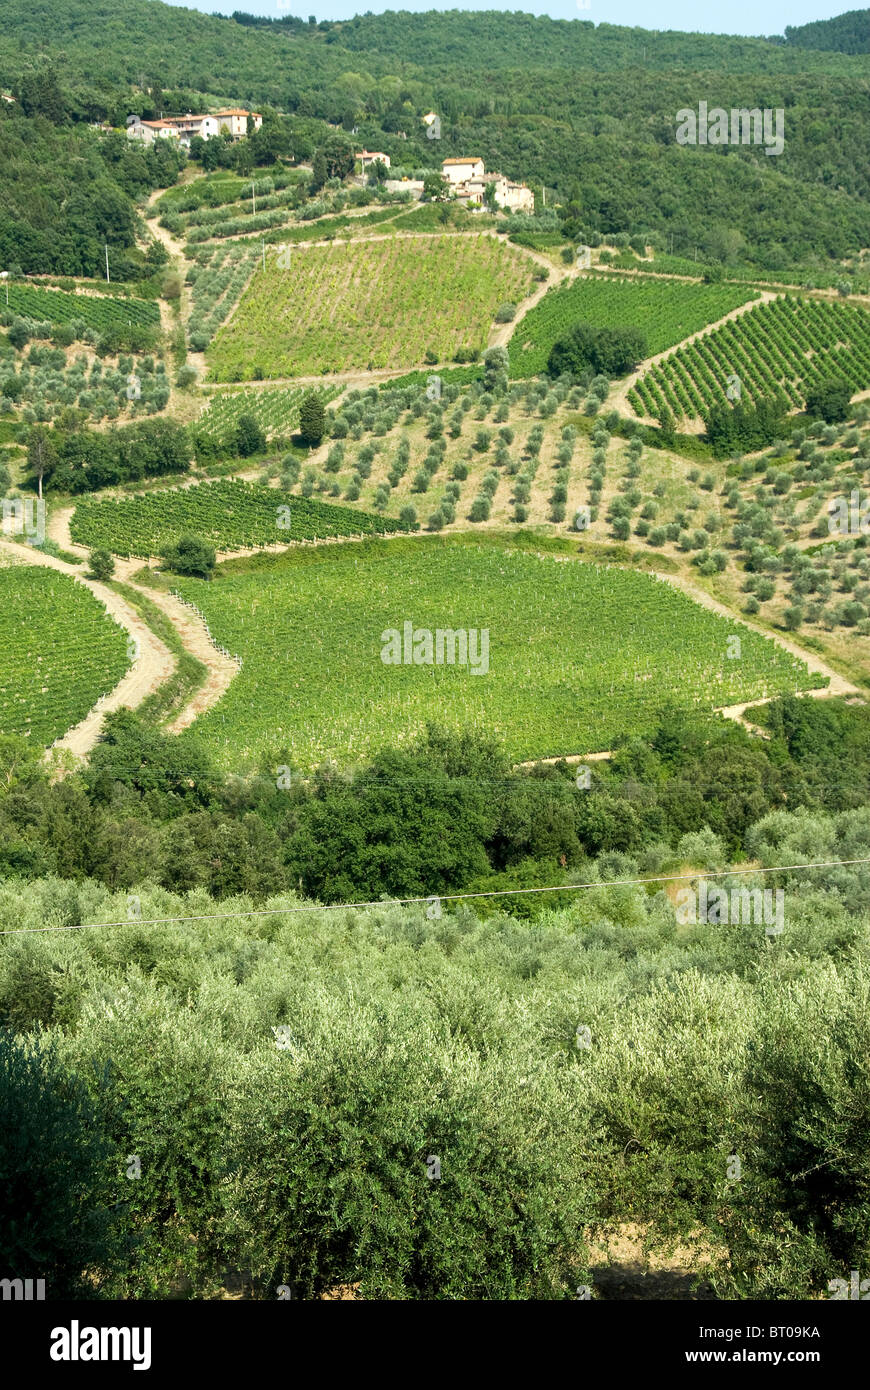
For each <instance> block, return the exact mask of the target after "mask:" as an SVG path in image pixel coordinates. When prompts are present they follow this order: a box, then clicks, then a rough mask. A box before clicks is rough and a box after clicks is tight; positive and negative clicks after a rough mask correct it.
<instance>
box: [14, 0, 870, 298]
mask: <svg viewBox="0 0 870 1390" xmlns="http://www.w3.org/2000/svg"><path fill="white" fill-rule="evenodd" d="M845 18H848V16H847V17H845ZM240 21H241V22H240ZM93 22H94V21H93V7H92V6H91V5H90V4H88V3H85V0H71V3H69V4H60V3H59V0H42V3H38V4H36V5H30V4H27V3H25V0H9V3H7V4H6V5H5V7H4V32H3V34H2V35H0V83H2V84H3V85H5V86H8V87H10V88H11V89H12V90H13V91H14V92H16V93H19V92H20V93H21V94H22V96H21V107H22V109H23V111H24V112H25V114H26V113H27V112H28V110H29V109H31V108H32V106H33V103H31V104H30V107H29V106H28V102H27V100H26V83H27V81H28V74H32V73H33V72H34V71H37V72H38V71H40V70H41V69H43V67H44V65H45V63H46V60H47V59H48V58H49V57H51V58H52V60H53V61H55V62H56V63H57V66H58V71H59V72H60V73H61V74H62V75H61V83H62V86H63V88H64V92H63V94H62V95H61V96H60V98H59V99H58V100H57V101H55V103H54V107H53V115H52V117H51V119H52V120H54V121H58V120H62V121H63V122H65V123H66V124H67V125H69V124H70V123H73V124H77V123H80V122H81V121H83V120H97V119H99V120H108V121H109V122H110V123H115V124H117V123H121V122H122V121H123V118H124V113H125V111H126V110H127V109H129V110H137V111H140V112H141V113H142V114H143V115H145V116H151V115H154V114H157V112H158V110H160V109H163V108H164V107H165V108H166V109H167V110H168V109H186V107H187V106H189V105H190V106H192V105H195V104H197V103H199V104H202V103H203V102H205V101H206V100H209V99H214V100H220V99H223V100H232V101H233V102H244V103H246V104H250V105H255V106H257V107H258V108H260V107H262V106H264V105H265V106H269V105H272V106H274V107H275V108H276V110H277V111H280V112H283V113H286V115H287V117H288V121H289V123H288V126H287V131H288V139H289V140H290V143H291V144H292V143H293V137H294V135H295V136H296V137H297V144H298V146H299V149H298V150H297V154H298V153H299V152H301V153H302V154H304V153H305V150H306V149H309V150H310V148H311V134H310V130H308V127H310V125H311V123H315V124H319V123H322V122H324V121H328V122H331V123H332V124H333V125H338V124H341V125H343V126H344V128H345V129H346V130H347V131H348V132H350V131H351V130H352V129H354V128H355V129H356V131H357V136H358V139H359V142H360V143H367V144H368V145H369V147H370V148H375V149H383V150H385V151H386V152H387V153H389V154H390V156H391V158H392V159H393V162H394V163H397V162H400V163H401V164H402V165H404V166H409V167H414V166H424V165H431V164H433V163H436V161H437V162H438V163H440V160H441V159H442V158H444V157H446V156H448V155H454V154H462V153H463V152H466V151H468V150H469V149H473V150H474V152H476V153H479V154H480V155H481V156H482V157H483V158H484V160H485V162H486V164H487V167H493V168H501V169H503V170H504V172H505V173H506V174H508V175H509V176H510V177H513V178H516V179H522V180H525V181H528V182H531V183H532V184H533V185H534V186H535V187H536V188H537V189H538V190H540V188H541V185H544V186H546V187H547V188H548V189H549V190H550V201H551V202H552V201H553V200H555V201H557V202H558V201H560V200H561V201H562V202H563V203H566V204H567V203H568V202H569V201H570V202H572V203H573V205H574V206H575V208H576V209H577V215H578V218H579V223H580V224H581V227H582V231H583V232H584V233H589V234H591V233H595V232H599V233H601V234H609V233H610V234H612V233H620V232H624V233H628V234H649V233H653V232H654V233H656V234H658V235H659V236H660V237H662V238H663V239H664V240H663V245H664V249H667V250H670V251H672V252H675V253H677V254H684V255H685V254H688V255H690V256H694V257H695V258H697V257H698V256H700V257H701V258H702V259H713V260H722V261H724V262H725V263H728V262H729V261H731V262H733V261H735V260H748V261H751V262H752V263H755V264H757V265H759V266H761V267H763V268H765V269H767V270H771V271H773V270H781V269H784V268H785V267H786V266H789V265H806V264H813V263H817V262H820V261H824V260H826V259H828V258H831V257H833V258H836V259H840V258H843V257H845V256H847V255H849V254H850V253H852V252H854V251H855V250H857V249H859V248H860V247H862V246H866V245H867V243H868V241H870V236H868V216H867V208H866V205H865V200H866V199H867V198H868V197H870V165H868V162H867V161H866V160H861V159H856V158H855V151H856V150H860V149H866V148H868V146H870V114H868V105H867V89H868V77H870V61H868V59H867V58H864V57H861V56H846V55H844V54H841V53H822V52H807V51H806V50H805V49H803V48H801V49H798V48H797V47H796V46H794V45H793V44H792V43H789V44H785V43H774V42H769V41H767V40H764V39H743V38H733V37H727V36H716V35H693V34H676V33H665V34H659V33H652V32H647V31H644V30H630V29H621V28H617V27H615V26H611V25H598V26H597V27H596V26H594V25H592V24H590V23H588V22H580V21H572V22H562V21H559V22H557V21H552V20H549V19H547V18H539V19H536V18H532V17H530V16H525V15H518V14H517V15H513V14H508V15H505V14H501V13H498V12H484V13H476V14H450V15H446V14H438V13H434V12H432V13H429V14H420V15H417V14H386V15H380V16H364V17H362V18H358V19H354V20H352V21H349V22H347V23H343V24H331V23H329V22H323V23H321V24H319V25H306V24H301V23H300V22H299V21H295V22H293V23H290V22H288V21H285V20H283V19H282V20H281V22H279V23H275V24H267V23H263V22H254V21H253V19H252V17H246V16H244V15H237V16H236V17H235V18H233V19H223V18H219V17H216V16H206V15H202V14H199V13H197V12H193V11H188V10H182V9H177V8H174V7H173V8H170V7H165V6H161V5H159V4H158V0H140V2H139V3H134V2H133V0H111V3H109V4H107V5H106V6H105V7H104V14H103V16H102V19H101V30H100V39H101V41H100V45H99V48H95V47H94V45H93V38H92V36H93ZM856 32H857V30H856ZM422 54H425V55H426V59H425V63H424V62H423V60H422V59H421V55H422ZM518 54H522V64H519V63H518V61H517V55H518ZM29 80H31V81H32V78H31V79H29ZM701 100H704V101H707V102H708V104H709V105H710V106H713V105H716V104H719V105H722V106H724V107H726V108H730V107H732V106H736V107H753V106H758V107H760V108H773V109H776V108H782V109H783V111H784V123H785V145H784V149H783V152H782V154H781V155H779V156H777V157H776V158H769V157H766V156H765V152H764V150H763V148H761V147H759V146H741V147H739V148H733V147H729V146H726V147H720V148H715V147H709V148H704V149H701V148H686V147H683V146H680V145H678V144H677V143H676V139H675V130H676V113H677V111H679V110H680V109H681V108H684V107H694V106H696V105H697V103H698V102H699V101H701ZM12 109H13V108H10V110H12ZM37 109H44V106H43V107H42V108H40V107H39V105H38V103H37ZM430 109H434V110H437V111H438V112H439V113H441V116H442V130H441V138H440V141H439V142H438V143H437V145H436V144H435V142H433V141H427V140H426V139H425V138H424V135H425V127H424V126H423V125H422V123H421V120H420V118H421V116H422V115H423V114H424V113H425V112H426V111H428V110H430ZM19 118H20V117H19ZM7 119H8V120H14V117H13V116H11V115H9V116H7ZM303 129H304V130H305V134H304V135H302V132H303ZM315 136H316V131H315ZM300 137H301V138H300ZM34 138H36V139H38V140H40V141H43V140H45V139H46V138H47V136H45V135H44V134H43V133H42V132H41V131H37V132H36V133H35V135H30V134H29V135H28V139H30V140H32V139H34ZM25 162H26V156H25ZM58 162H59V159H58V152H57V151H55V150H53V149H51V148H48V149H44V150H43V151H42V152H41V156H40V159H39V163H40V166H44V165H45V164H47V163H51V164H57V163H58ZM116 162H117V161H116ZM0 165H2V168H0V173H2V176H3V178H4V183H5V184H6V185H7V186H8V184H9V181H10V177H11V181H12V183H13V185H15V186H16V187H17V189H18V190H19V193H17V194H16V209H15V210H16V211H17V213H18V215H19V216H20V217H24V218H25V219H26V220H29V221H30V222H31V224H33V225H35V226H37V227H38V226H39V224H40V218H42V220H43V221H45V220H46V218H45V215H44V214H41V213H40V212H39V211H38V209H37V210H32V211H28V207H27V204H28V203H29V201H30V200H29V199H28V197H27V186H28V177H27V174H26V170H24V169H23V168H22V157H21V154H20V141H19V140H16V138H15V135H14V133H13V138H12V140H11V142H10V141H9V140H7V139H4V141H3V143H2V145H0ZM83 172H84V175H85V180H89V179H90V178H91V177H93V175H92V174H91V173H90V172H89V170H88V167H87V161H85V165H84V166H83ZM148 173H150V176H151V178H156V174H155V173H154V172H153V171H148V172H146V171H141V172H140V171H136V178H135V180H134V181H135V183H136V185H137V191H138V190H139V189H141V188H144V186H145V185H146V184H147V182H148ZM161 174H162V176H163V177H164V178H165V179H166V181H171V179H170V178H169V177H168V174H167V171H165V170H161ZM130 181H131V180H130V179H129V178H128V179H127V183H128V184H129V183H130ZM80 186H81V185H80ZM130 191H133V190H130ZM53 201H56V200H53ZM98 201H99V199H98ZM98 235H102V234H101V233H99V232H98ZM7 254H8V253H7ZM18 259H19V260H20V259H21V257H20V256H19V257H18ZM48 259H49V260H51V259H52V258H51V257H49V258H48ZM53 259H54V262H55V263H54V264H48V265H45V266H44V267H43V268H45V269H55V268H58V266H57V260H58V257H57V255H55V256H54V258H53ZM80 259H81V263H82V265H83V266H85V265H87V264H88V263H89V260H90V256H89V253H88V252H84V251H83V252H82V254H81V257H80Z"/></svg>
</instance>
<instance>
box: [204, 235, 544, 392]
mask: <svg viewBox="0 0 870 1390" xmlns="http://www.w3.org/2000/svg"><path fill="white" fill-rule="evenodd" d="M531 269H532V266H531V263H530V261H529V259H528V258H527V257H526V255H525V254H524V253H523V252H521V251H518V250H517V249H516V248H515V247H513V246H509V245H505V243H504V242H500V241H496V239H495V238H494V237H490V236H485V235H483V234H480V235H476V236H459V235H448V236H424V237H414V238H411V237H407V238H398V237H396V238H394V239H392V240H386V239H383V240H377V241H368V242H358V243H353V242H351V243H349V244H337V243H330V244H328V245H325V246H308V247H305V248H304V249H294V250H293V251H292V253H291V254H290V256H289V260H288V263H287V267H286V268H282V266H281V263H280V257H279V258H273V259H271V261H270V262H267V269H266V272H265V274H263V273H258V274H255V275H254V276H253V277H252V279H251V282H250V285H249V286H248V289H247V291H246V292H245V294H244V295H243V296H242V299H241V301H240V303H239V305H238V307H237V308H236V311H235V313H234V315H233V317H232V319H231V320H230V322H229V323H228V324H226V325H224V327H222V328H221V329H220V330H219V331H218V333H217V334H216V336H215V338H214V341H213V342H212V345H211V347H210V348H209V352H208V362H209V369H210V370H209V376H210V378H211V379H212V380H214V381H233V380H239V379H243V380H250V379H251V378H252V377H253V375H254V373H255V372H256V371H257V370H259V371H261V372H262V373H263V375H264V376H266V377H269V376H281V377H287V376H307V375H316V374H326V373H329V372H342V371H348V370H351V369H353V368H366V367H368V366H371V367H372V368H373V369H374V368H386V367H395V368H402V367H406V368H411V367H419V366H420V365H421V364H422V363H423V362H424V360H425V355H426V353H427V352H430V353H434V355H435V357H436V358H437V360H438V361H444V360H448V359H450V358H452V357H453V355H454V353H455V352H456V351H457V350H458V349H459V348H462V347H465V346H471V347H476V348H480V347H482V346H484V345H485V344H486V341H487V336H488V333H489V330H490V327H491V325H492V322H493V319H494V318H495V314H496V311H497V309H498V307H499V305H500V304H504V303H506V302H509V303H514V304H516V303H519V301H520V300H522V299H524V298H525V296H526V295H527V294H528V293H529V291H530V289H531V285H532V277H531ZM430 360H431V359H430Z"/></svg>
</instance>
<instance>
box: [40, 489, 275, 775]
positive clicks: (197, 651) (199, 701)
mask: <svg viewBox="0 0 870 1390" xmlns="http://www.w3.org/2000/svg"><path fill="white" fill-rule="evenodd" d="M251 472H253V470H248V473H249V474H250V473H251ZM238 476H239V477H243V476H245V475H244V474H239V475H238ZM254 476H256V473H254ZM197 485H198V484H197V483H196V482H194V481H193V480H191V481H190V482H185V483H182V484H181V485H180V486H181V487H184V488H187V487H195V486H197ZM74 510H75V508H74V507H64V508H63V509H62V510H61V511H58V512H55V513H53V514H52V515H51V516H50V517H49V521H48V526H47V528H46V530H47V533H48V536H49V538H50V539H51V540H53V541H55V542H56V543H57V544H58V545H59V546H60V547H61V549H63V550H68V551H69V552H70V554H72V555H79V556H81V557H82V558H83V559H84V558H86V557H87V554H88V551H87V548H86V547H85V546H82V545H76V544H75V542H74V541H73V540H72V538H71V536H70V519H71V517H72V514H73V512H74ZM270 548H272V549H275V550H283V549H284V547H283V546H275V547H270ZM245 553H246V554H247V553H249V552H245ZM250 553H254V554H256V552H255V551H254V552H250ZM44 558H46V559H47V558H48V557H44ZM219 558H220V559H222V560H223V559H234V558H239V557H238V556H234V555H230V554H224V553H221V552H219ZM54 563H55V564H57V565H60V564H62V562H61V561H55V562H54ZM143 563H144V562H143V561H142V559H141V558H136V557H134V558H132V559H128V560H125V559H122V558H120V557H116V558H115V574H116V576H117V578H118V579H120V580H121V581H122V582H123V583H125V584H129V585H130V587H131V588H132V589H135V590H136V591H137V593H140V594H141V595H142V596H143V598H147V599H148V600H149V602H151V603H153V604H154V605H155V607H157V608H159V609H160V610H161V611H162V612H163V613H164V614H165V616H166V617H167V618H168V619H169V621H170V622H171V623H172V626H173V627H174V628H175V631H176V632H177V634H178V636H179V638H180V640H181V642H182V645H183V646H184V649H185V651H186V652H188V654H189V655H190V656H193V657H196V659H197V660H198V661H201V662H202V664H203V665H204V666H205V668H206V670H207V672H208V675H207V677H206V680H205V684H204V685H202V686H201V687H200V688H199V689H198V690H196V691H195V692H194V693H193V695H192V696H191V698H190V699H189V700H188V702H187V704H186V705H185V706H184V708H183V709H182V710H180V711H179V713H178V714H177V715H176V716H175V718H174V719H173V721H172V723H171V724H168V725H167V726H166V727H167V730H168V732H169V733H173V734H177V733H181V731H182V730H183V729H188V728H190V725H191V724H192V723H193V722H194V720H196V719H197V718H198V717H199V716H200V715H201V714H204V713H205V712H206V710H209V709H211V708H212V707H213V706H214V705H216V704H217V702H218V700H220V699H221V697H222V696H223V695H225V694H226V692H227V690H228V689H229V687H230V684H231V683H232V680H233V678H234V677H235V676H236V675H238V671H239V668H238V665H237V664H236V662H235V661H233V659H232V658H231V657H227V656H224V654H223V653H222V652H221V651H219V650H218V648H217V647H216V646H215V644H214V642H213V641H212V640H211V638H210V637H209V635H208V632H207V631H206V627H205V624H204V623H203V621H202V619H201V618H200V617H198V616H197V614H196V613H194V612H193V610H192V609H191V608H188V607H187V606H186V605H185V604H183V603H180V602H179V600H178V599H177V598H175V597H173V595H172V594H167V593H164V592H163V591H162V590H160V589H151V588H149V587H147V586H146V585H144V584H139V583H137V582H136V579H135V575H136V572H137V571H138V570H141V569H142V567H143ZM64 570H65V571H66V572H69V573H72V574H75V573H76V571H75V570H74V569H73V568H72V566H71V565H65V566H64ZM100 587H102V586H100ZM107 592H109V593H111V590H107ZM113 597H117V596H114V595H113ZM125 607H126V608H127V609H128V611H129V612H130V613H133V612H134V610H133V609H131V608H129V606H128V605H125ZM135 616H136V618H137V621H138V622H139V623H141V622H142V619H140V618H139V617H138V614H136V615H135ZM125 626H126V623H125ZM147 631H148V632H149V633H150V631H151V630H150V628H148V629H147ZM152 636H153V634H152ZM158 640H159V639H157V638H156V637H155V638H154V641H155V642H156V641H158ZM160 646H161V647H162V646H163V643H162V642H161V643H160ZM170 674H171V673H170ZM165 679H166V676H162V677H161V679H160V680H159V681H158V682H157V685H158V686H159V685H162V683H163V681H164V680H165ZM156 688H157V687H156V686H155V689H156ZM148 694H151V691H150V690H149V691H146V692H145V693H144V694H143V695H142V696H141V697H140V699H138V700H137V701H136V704H137V705H138V704H141V702H142V700H143V699H145V696H146V695H148ZM92 746H93V745H92ZM80 756H81V755H80Z"/></svg>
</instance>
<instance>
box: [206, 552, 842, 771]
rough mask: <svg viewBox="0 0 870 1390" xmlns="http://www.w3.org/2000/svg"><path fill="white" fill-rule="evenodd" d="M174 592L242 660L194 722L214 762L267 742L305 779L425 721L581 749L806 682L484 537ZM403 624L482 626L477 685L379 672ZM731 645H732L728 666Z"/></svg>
mask: <svg viewBox="0 0 870 1390" xmlns="http://www.w3.org/2000/svg"><path fill="white" fill-rule="evenodd" d="M179 588H180V590H181V592H182V594H183V596H184V597H185V598H186V599H188V600H191V601H193V602H194V603H196V604H197V605H198V606H199V607H200V608H201V609H202V610H203V611H204V613H205V615H206V617H207V619H208V623H209V626H210V628H211V630H212V632H213V633H214V634H215V635H216V638H217V640H218V641H219V642H221V643H223V644H224V645H226V646H227V647H229V648H230V650H232V651H238V652H239V653H241V654H242V656H243V657H244V667H243V670H242V671H241V673H240V675H239V677H238V678H237V680H236V681H235V682H234V683H233V685H232V687H231V689H230V690H229V691H228V692H227V695H226V696H225V698H224V700H223V701H222V702H221V704H220V705H219V706H217V707H216V708H215V709H214V710H212V711H211V712H209V713H208V714H206V715H205V717H204V718H203V719H202V720H201V721H199V723H198V725H197V733H198V736H201V737H202V738H204V739H205V740H206V742H207V743H208V744H209V746H210V747H211V749H212V752H213V753H214V754H215V756H216V757H217V758H218V759H219V760H220V762H221V763H222V764H223V765H225V766H227V767H230V766H233V767H238V766H239V763H240V762H242V763H245V762H248V763H250V762H251V761H253V760H254V759H256V758H257V756H258V755H259V753H260V752H261V750H263V749H267V750H270V751H271V752H273V753H275V754H277V753H278V752H279V751H280V750H284V751H286V752H287V754H288V755H289V757H290V758H291V759H292V761H293V762H294V763H295V764H298V765H299V766H300V767H302V768H310V767H312V766H314V765H316V764H317V763H319V762H320V761H321V760H323V759H327V758H336V759H337V760H338V761H339V762H340V763H343V764H347V763H349V762H354V761H356V760H358V759H361V758H364V757H365V756H366V755H367V754H368V753H370V752H372V751H373V750H374V749H376V748H378V747H380V746H383V745H387V744H393V745H395V744H397V743H398V744H401V743H403V742H405V741H407V740H409V739H411V738H412V737H414V736H415V735H417V734H419V733H420V732H422V731H423V729H424V728H425V725H426V723H427V721H429V720H435V721H437V722H439V723H441V724H443V725H445V726H447V727H449V728H452V729H462V728H473V729H477V730H478V731H480V732H481V733H485V734H486V735H487V736H491V737H496V738H500V739H503V740H504V742H505V744H506V746H507V748H508V750H509V751H510V753H511V754H512V755H513V756H514V757H516V758H517V759H520V758H534V757H547V756H557V755H559V754H571V753H578V752H586V751H593V750H595V749H601V748H607V747H609V746H610V743H611V740H612V739H613V738H614V737H615V736H616V735H617V734H618V733H619V732H620V731H621V730H624V729H629V728H630V729H634V730H638V731H640V730H643V729H645V728H649V727H650V726H651V724H652V723H653V721H654V718H655V714H656V712H657V711H658V710H659V709H660V708H661V706H662V704H663V703H665V702H666V701H669V700H670V701H673V702H675V703H676V704H678V705H682V706H698V707H701V708H707V709H710V708H713V707H716V706H723V705H729V704H735V703H737V702H738V701H740V700H748V699H752V698H754V697H760V696H763V695H765V694H772V693H774V692H775V691H782V690H800V689H807V688H811V687H813V686H814V685H817V684H818V683H819V680H818V678H817V677H815V678H814V677H811V676H810V675H809V673H808V672H807V669H806V667H805V666H804V664H803V663H802V662H799V661H797V660H794V659H793V658H791V657H790V656H788V655H787V654H786V653H784V652H782V651H781V650H780V649H779V648H777V647H776V646H775V645H774V644H773V643H772V642H770V641H768V640H766V639H764V638H762V637H760V636H757V635H756V634H755V633H753V632H751V631H749V630H748V629H746V628H744V627H741V626H739V625H737V624H733V623H731V622H729V621H728V620H726V619H723V618H721V617H719V616H717V615H716V614H714V613H711V612H709V611H708V610H706V609H704V608H701V607H699V606H697V605H696V604H695V603H693V602H692V601H691V600H690V599H688V598H686V597H684V595H682V594H681V593H679V592H677V591H676V590H675V589H674V588H672V587H671V586H669V585H667V584H666V583H664V582H662V581H657V580H655V579H653V578H650V577H648V576H645V575H641V574H637V573H632V572H629V571H624V570H620V569H616V568H606V567H599V566H595V565H591V564H583V563H574V562H571V563H560V562H559V561H557V560H556V559H554V558H550V557H546V558H545V557H541V556H539V555H533V554H529V553H527V552H524V551H522V550H519V549H515V548H513V547H511V546H510V545H509V544H508V543H507V542H504V541H502V540H501V539H500V538H497V537H496V538H493V541H492V543H489V544H487V543H482V542H479V541H478V540H477V539H476V538H475V540H474V541H470V540H458V539H450V540H442V539H440V538H431V539H429V538H417V539H414V540H411V539H408V540H403V539H397V540H394V541H389V542H378V541H372V542H366V543H364V544H347V545H341V546H328V547H325V548H323V549H317V550H315V549H314V548H312V549H310V550H298V551H295V552H292V553H291V554H289V555H282V556H275V557H264V559H263V561H262V562H256V563H255V565H254V566H253V568H251V566H250V564H249V565H248V566H247V568H246V570H245V572H243V573H238V574H235V575H234V574H232V572H231V573H230V574H228V575H225V576H223V577H221V578H220V579H219V580H218V581H217V582H214V583H212V584H208V583H203V582H200V581H196V580H182V581H181V582H180V583H179ZM406 622H407V623H411V624H412V625H413V627H414V629H428V630H430V631H431V632H433V633H434V632H436V631H437V630H438V629H449V630H456V629H466V630H469V629H474V630H476V631H478V632H481V631H482V630H486V631H487V632H488V634H489V636H488V643H489V648H488V661H487V663H486V665H487V669H486V671H485V672H484V670H483V662H482V661H478V665H479V666H480V671H479V673H478V674H475V673H474V672H473V670H472V668H471V665H470V664H469V665H464V666H463V665H458V664H453V665H450V664H441V665H437V664H432V665H428V664H421V665H415V664H407V665H406V664H400V665H388V664H385V663H384V661H383V660H382V650H383V648H384V642H385V638H384V636H383V634H384V633H385V632H386V631H387V630H388V629H396V630H398V631H399V632H402V631H403V630H404V624H405V623H406ZM735 635H738V636H739V638H740V652H739V655H738V656H729V638H731V637H733V636H735ZM732 650H733V648H732ZM478 653H479V655H481V654H482V648H478ZM287 760H288V758H287V757H286V756H285V757H281V758H279V759H278V761H280V762H286V761H287Z"/></svg>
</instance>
